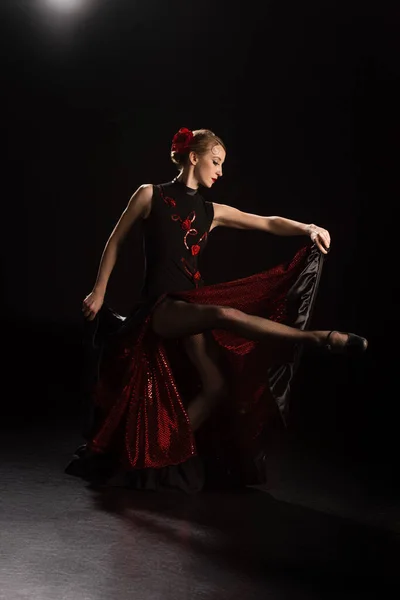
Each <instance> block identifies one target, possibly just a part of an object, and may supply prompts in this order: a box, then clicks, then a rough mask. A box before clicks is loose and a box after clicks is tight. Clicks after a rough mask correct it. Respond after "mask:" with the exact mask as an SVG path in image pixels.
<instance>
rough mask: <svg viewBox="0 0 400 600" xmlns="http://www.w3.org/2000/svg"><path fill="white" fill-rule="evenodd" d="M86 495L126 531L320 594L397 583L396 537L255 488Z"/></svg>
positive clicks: (378, 588)
mask: <svg viewBox="0 0 400 600" xmlns="http://www.w3.org/2000/svg"><path fill="white" fill-rule="evenodd" d="M92 494H93V500H94V502H95V504H96V506H97V508H98V509H100V510H102V511H106V512H109V513H113V514H114V515H118V516H119V517H120V518H121V519H123V520H124V521H125V523H127V524H130V525H131V526H132V528H133V530H135V529H137V528H146V530H147V531H148V533H149V534H156V535H157V537H158V538H159V537H160V536H162V537H163V538H164V539H165V541H167V542H168V544H172V546H173V547H174V546H176V545H179V546H182V547H183V548H186V549H187V550H190V551H192V552H195V553H196V555H197V554H199V555H204V556H207V557H208V558H210V555H211V556H214V557H215V561H216V563H217V564H218V566H219V567H225V568H226V567H229V568H230V569H232V570H234V571H235V572H238V571H239V572H241V573H242V574H243V575H245V576H250V577H255V578H257V579H259V578H268V580H269V581H271V580H275V581H276V583H277V584H279V583H283V582H287V581H288V580H290V581H291V583H292V584H294V585H296V586H298V585H301V588H302V590H304V589H309V591H310V594H311V595H314V594H315V593H316V592H317V593H319V592H321V593H323V594H324V597H329V595H330V594H333V597H338V596H336V594H337V593H338V592H339V591H340V592H343V591H344V590H346V592H360V591H362V592H365V593H368V594H371V592H373V591H374V592H376V593H377V594H378V596H379V594H382V593H383V592H384V590H387V591H385V598H389V597H392V596H391V594H393V593H394V592H395V590H396V587H397V589H398V581H396V580H397V567H398V558H399V538H398V536H396V535H395V534H393V533H391V532H382V531H379V530H377V529H374V528H372V527H367V526H364V525H360V524H358V523H354V522H353V521H351V520H348V519H344V518H341V517H338V516H335V515H329V514H324V513H322V512H319V511H318V510H312V509H309V508H304V507H300V506H297V505H292V504H290V503H287V502H282V501H278V500H276V499H274V498H273V497H271V496H270V495H269V494H268V493H266V492H264V491H260V490H258V489H251V488H250V489H248V491H244V492H235V493H232V492H226V493H221V492H215V493H213V492H203V493H201V494H199V495H195V496H182V495H180V494H175V493H170V494H168V493H166V494H154V493H151V492H139V493H138V492H133V491H129V490H121V489H93V488H92ZM389 592H390V593H389ZM378 596H377V597H378ZM395 596H396V594H395V595H394V596H393V597H395ZM369 597H371V596H370V595H369Z"/></svg>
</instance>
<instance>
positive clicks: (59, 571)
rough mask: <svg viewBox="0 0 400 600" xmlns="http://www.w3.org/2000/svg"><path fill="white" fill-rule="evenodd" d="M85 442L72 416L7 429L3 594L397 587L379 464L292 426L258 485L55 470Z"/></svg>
mask: <svg viewBox="0 0 400 600" xmlns="http://www.w3.org/2000/svg"><path fill="white" fill-rule="evenodd" d="M61 421H64V422H61ZM80 442H81V439H80V435H79V431H78V430H77V427H76V423H74V422H73V420H72V421H71V420H69V419H56V418H54V417H52V420H51V421H49V422H47V423H45V424H43V423H42V425H40V426H39V425H38V424H37V423H33V424H28V423H26V424H24V425H21V424H19V426H18V427H16V426H15V424H14V425H12V424H11V425H9V426H7V428H4V427H3V432H2V436H1V450H2V456H3V461H2V467H1V471H2V472H1V479H0V481H1V486H2V494H1V501H2V511H1V537H2V545H1V547H2V559H1V589H0V598H1V599H2V600H3V599H4V600H19V599H28V598H29V599H30V600H61V599H62V600H114V599H115V600H116V599H118V600H125V599H128V598H129V599H131V598H135V599H139V600H150V599H151V600H153V599H160V600H178V599H185V600H186V599H191V600H194V599H197V598H199V599H200V598H201V599H207V600H211V599H217V598H218V599H229V600H234V599H236V598H237V599H239V598H240V599H244V600H252V599H254V600H260V599H264V598H270V599H271V600H275V599H285V600H289V599H296V600H297V599H303V598H304V599H313V598H329V599H333V598H334V599H350V598H351V599H353V598H377V599H382V600H387V599H389V598H398V597H400V596H399V591H400V586H399V576H398V566H399V559H400V507H399V501H398V496H397V495H396V494H395V493H394V491H393V490H391V486H390V482H388V477H387V472H385V468H384V466H383V463H382V464H379V463H376V464H375V465H369V466H368V467H366V465H365V464H360V463H357V462H356V461H353V462H352V463H351V464H350V463H345V462H344V461H332V460H331V459H329V456H328V454H323V453H318V452H317V451H315V449H313V448H312V447H311V446H309V447H307V446H306V445H305V444H304V443H303V444H300V443H299V442H298V441H296V440H295V439H289V438H288V439H287V440H286V441H285V442H284V443H281V444H280V445H277V446H276V448H275V450H273V451H272V452H271V456H270V458H269V482H268V484H267V485H265V486H264V487H263V488H262V489H249V490H248V491H246V492H240V493H239V492H236V493H234V492H219V493H217V492H207V493H205V492H203V493H201V494H198V495H196V496H188V495H180V494H177V493H170V494H155V493H148V492H139V493H138V492H131V491H127V490H125V491H123V490H108V491H104V490H103V491H99V490H97V491H96V490H95V489H91V488H90V486H89V485H88V484H87V483H85V482H83V481H81V480H79V479H76V478H74V477H72V476H67V475H65V474H64V472H63V469H64V466H65V465H66V463H67V462H68V460H69V459H70V457H71V451H72V450H73V449H74V448H75V447H76V446H77V445H78V444H79V443H80ZM389 479H390V478H389Z"/></svg>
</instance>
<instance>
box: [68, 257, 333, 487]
mask: <svg viewBox="0 0 400 600" xmlns="http://www.w3.org/2000/svg"><path fill="white" fill-rule="evenodd" d="M322 264H323V255H322V254H321V253H320V252H319V251H318V249H317V248H316V247H315V246H313V245H306V246H304V247H302V248H301V249H300V250H299V251H298V252H297V253H296V254H295V256H294V257H293V259H292V260H291V261H289V262H287V263H285V264H280V265H278V266H276V267H274V268H272V269H269V270H267V271H264V272H261V273H257V274H255V275H252V276H250V277H245V278H242V279H238V280H235V281H230V282H225V283H221V284H215V285H210V286H205V287H201V288H197V289H193V290H190V291H185V292H181V293H174V294H169V296H172V297H174V298H179V299H181V300H185V301H186V302H191V303H198V304H207V305H218V306H229V307H232V308H235V309H239V310H241V311H243V312H245V313H248V314H252V315H258V316H261V317H265V318H268V319H271V320H273V321H275V322H280V323H285V324H289V325H292V326H294V327H297V328H300V329H305V328H307V327H308V325H309V323H310V319H311V315H312V309H313V305H314V301H315V296H316V292H317V289H318V283H319V278H320V274H321V269H322ZM164 298H165V296H162V297H160V298H158V299H157V300H156V301H155V302H154V301H152V302H144V303H139V304H138V307H137V308H136V310H135V311H134V312H133V314H132V316H131V317H130V318H128V319H125V320H123V319H122V318H121V317H119V315H116V314H115V313H112V311H110V310H109V309H107V308H104V310H103V309H102V311H100V313H99V315H98V316H99V318H98V319H97V321H96V323H94V324H93V325H91V327H92V329H91V331H90V335H89V338H88V340H89V342H88V343H87V347H88V348H89V354H90V353H92V355H93V354H96V352H95V350H96V351H97V354H96V356H95V360H94V361H93V356H92V365H95V369H96V377H95V379H94V380H92V382H91V384H90V386H89V388H90V390H89V392H90V398H91V400H90V402H91V411H90V415H91V418H90V425H89V426H88V427H87V430H86V432H85V438H86V443H85V444H84V445H83V446H82V447H81V448H80V449H78V451H77V452H76V455H75V457H74V459H73V460H72V461H71V463H70V464H69V465H68V467H67V472H68V473H70V474H73V475H81V476H84V477H86V478H87V479H90V478H91V477H92V476H93V475H95V474H96V473H97V475H98V476H99V477H103V478H105V479H106V480H107V481H108V482H110V483H112V484H114V485H122V486H125V487H133V488H137V489H140V488H144V489H167V488H168V489H183V490H185V491H199V490H200V489H202V488H203V487H204V485H207V481H211V480H213V481H214V482H215V481H219V482H222V481H223V480H225V481H230V482H232V483H233V484H240V485H242V484H245V485H249V484H257V483H263V482H264V481H265V468H264V462H265V453H266V448H267V444H268V435H269V434H268V432H269V430H270V427H271V426H272V425H273V426H275V425H276V424H278V425H279V424H282V423H283V424H284V423H285V418H286V415H287V411H288V403H289V393H290V383H291V381H292V379H293V375H294V373H295V371H296V368H297V366H298V362H299V357H300V354H301V347H299V346H296V347H294V348H293V349H290V350H288V349H287V348H284V347H282V348H281V347H279V346H278V345H277V344H276V343H267V342H264V341H262V342H260V341H253V340H249V339H244V338H241V337H239V336H238V335H236V334H234V333H232V332H230V331H226V330H213V331H212V332H210V335H212V337H213V339H214V340H215V342H216V343H217V344H218V346H219V349H220V352H221V356H222V364H223V369H224V373H225V378H226V381H227V382H228V390H229V391H228V394H227V395H226V397H225V399H224V400H223V401H222V402H221V403H220V404H218V407H217V408H216V410H215V411H214V413H213V414H212V416H211V417H210V419H209V420H208V421H207V422H206V423H205V424H204V425H203V426H202V427H201V428H200V429H199V430H198V431H197V432H196V434H194V432H193V431H192V429H191V426H190V422H189V418H188V414H187V406H188V403H189V402H190V400H191V399H192V398H193V397H194V396H195V395H196V393H197V392H198V391H199V390H200V381H199V377H198V374H197V372H196V370H195V369H194V367H193V365H191V363H190V362H189V359H188V357H187V356H186V354H185V352H184V351H183V348H182V344H181V341H180V340H179V339H174V340H165V339H162V338H160V337H159V336H157V335H156V334H155V333H154V332H153V331H152V328H151V317H152V314H153V311H154V308H155V306H157V305H158V304H159V303H160V302H162V301H163V299H164ZM104 323H105V326H104ZM102 325H103V337H102V334H101V330H102ZM93 328H94V329H93Z"/></svg>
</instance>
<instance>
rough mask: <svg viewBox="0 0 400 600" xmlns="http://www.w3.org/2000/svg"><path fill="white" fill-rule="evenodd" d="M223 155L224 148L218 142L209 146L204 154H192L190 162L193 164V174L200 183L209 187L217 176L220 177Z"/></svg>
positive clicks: (224, 153)
mask: <svg viewBox="0 0 400 600" xmlns="http://www.w3.org/2000/svg"><path fill="white" fill-rule="evenodd" d="M193 154H194V153H193ZM225 156H226V152H225V150H224V149H223V147H222V146H221V145H220V144H217V145H215V146H211V147H210V149H209V150H207V152H206V153H205V154H201V155H197V154H194V156H192V157H191V159H192V164H194V176H195V177H196V179H197V181H198V183H199V184H200V185H203V186H204V187H208V188H210V187H211V186H212V185H213V184H214V183H215V182H216V181H217V179H218V177H222V164H223V162H224V161H225ZM193 161H194V163H193Z"/></svg>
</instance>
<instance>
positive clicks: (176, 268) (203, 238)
mask: <svg viewBox="0 0 400 600" xmlns="http://www.w3.org/2000/svg"><path fill="white" fill-rule="evenodd" d="M213 218H214V209H213V205H212V202H207V201H205V200H204V198H203V197H202V196H201V194H200V193H199V191H198V190H194V189H191V188H188V187H187V186H186V185H185V184H183V183H181V182H179V181H177V180H176V179H175V180H173V181H170V182H168V183H163V184H159V185H154V186H153V200H152V208H151V213H150V215H149V217H148V218H147V219H145V220H144V222H143V223H144V255H145V280H144V286H143V291H142V296H144V297H151V298H154V297H158V296H160V295H161V294H163V293H172V292H180V291H185V290H189V289H192V288H194V287H199V286H202V285H204V282H203V279H202V276H201V274H200V271H199V267H198V261H199V257H200V256H201V254H202V252H203V250H204V247H205V245H206V243H207V237H208V232H209V230H210V226H211V223H212V220H213Z"/></svg>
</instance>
